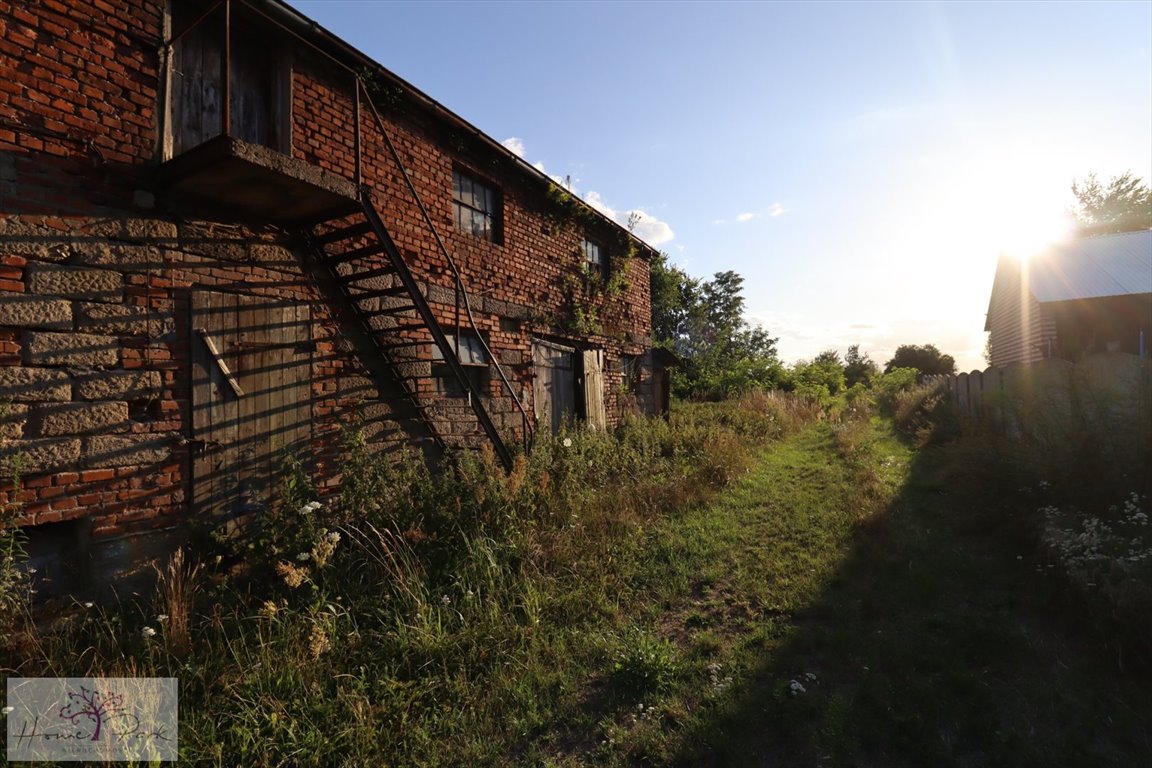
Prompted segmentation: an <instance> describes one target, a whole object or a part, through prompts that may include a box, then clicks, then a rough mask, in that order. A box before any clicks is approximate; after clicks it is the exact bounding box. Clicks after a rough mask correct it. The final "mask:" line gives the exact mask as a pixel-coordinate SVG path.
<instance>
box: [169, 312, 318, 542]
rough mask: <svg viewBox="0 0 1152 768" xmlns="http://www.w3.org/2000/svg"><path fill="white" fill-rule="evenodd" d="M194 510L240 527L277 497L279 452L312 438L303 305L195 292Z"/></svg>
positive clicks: (232, 528)
mask: <svg viewBox="0 0 1152 768" xmlns="http://www.w3.org/2000/svg"><path fill="white" fill-rule="evenodd" d="M192 336H193V338H192V340H191V343H192V430H193V436H194V438H195V440H196V443H195V444H194V445H195V446H196V453H195V458H194V461H193V480H192V482H193V509H194V511H195V513H196V514H198V515H207V516H209V517H210V519H213V520H216V521H218V522H219V523H220V524H221V525H222V526H224V527H225V529H226V530H227V531H228V532H229V533H236V532H239V533H243V532H244V531H245V529H246V528H248V526H249V525H250V524H251V523H252V522H253V521H255V520H258V519H259V516H260V513H261V512H262V511H263V510H264V509H266V508H267V506H268V505H269V504H270V503H272V501H273V500H274V499H275V496H276V493H277V490H278V488H279V481H280V475H281V467H282V462H283V459H284V458H285V457H286V456H289V455H292V456H297V457H303V456H307V454H308V444H309V440H310V439H311V435H312V433H311V412H312V409H311V375H312V323H311V312H310V311H309V308H308V306H307V305H306V304H290V303H284V302H282V301H280V300H277V299H272V298H264V297H256V296H242V295H236V294H226V293H210V292H207V291H200V292H196V293H194V294H193V296H192Z"/></svg>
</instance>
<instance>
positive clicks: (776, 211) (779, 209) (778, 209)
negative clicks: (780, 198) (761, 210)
mask: <svg viewBox="0 0 1152 768" xmlns="http://www.w3.org/2000/svg"><path fill="white" fill-rule="evenodd" d="M786 210H787V209H786V208H785V207H784V206H782V205H781V204H780V203H772V207H771V208H769V209H768V215H769V216H771V217H772V218H776V217H777V216H782V215H783V214H784V212H785V211H786Z"/></svg>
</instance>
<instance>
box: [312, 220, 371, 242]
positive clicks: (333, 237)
mask: <svg viewBox="0 0 1152 768" xmlns="http://www.w3.org/2000/svg"><path fill="white" fill-rule="evenodd" d="M371 231H372V223H371V222H368V221H362V222H360V223H359V224H352V225H350V226H347V227H342V228H341V229H334V230H332V231H331V232H325V233H324V234H322V235H320V236H319V237H317V238H316V242H317V243H319V244H320V245H328V244H329V243H336V242H339V241H341V240H347V239H348V238H350V237H356V236H357V235H366V234H368V233H369V232H371Z"/></svg>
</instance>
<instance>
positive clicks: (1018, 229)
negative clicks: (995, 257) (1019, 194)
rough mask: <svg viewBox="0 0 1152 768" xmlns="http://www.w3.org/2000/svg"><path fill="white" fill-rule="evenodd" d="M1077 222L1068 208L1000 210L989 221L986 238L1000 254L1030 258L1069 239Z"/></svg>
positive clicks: (1037, 207) (1024, 258)
mask: <svg viewBox="0 0 1152 768" xmlns="http://www.w3.org/2000/svg"><path fill="white" fill-rule="evenodd" d="M1074 232H1075V222H1074V221H1073V219H1072V217H1071V216H1070V215H1069V214H1068V213H1067V212H1065V211H1061V210H1055V211H1054V210H1052V208H1050V207H1049V208H1044V207H1039V206H1036V207H1031V208H1030V207H1027V206H1023V207H1019V208H1017V209H1015V210H1006V211H1003V213H999V212H997V213H996V214H995V215H994V217H993V218H992V219H991V220H990V221H989V222H987V227H986V228H985V231H984V239H985V240H986V241H987V243H988V245H989V246H991V247H992V248H993V249H995V251H996V252H997V253H1003V254H1009V255H1011V256H1015V257H1016V258H1018V259H1021V260H1027V259H1029V258H1031V257H1033V256H1035V255H1037V254H1039V253H1042V252H1043V251H1045V250H1047V249H1048V248H1050V247H1052V246H1053V245H1057V244H1059V243H1064V242H1067V241H1068V240H1070V239H1071V238H1072V235H1073V233H1074Z"/></svg>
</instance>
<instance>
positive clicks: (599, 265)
mask: <svg viewBox="0 0 1152 768" xmlns="http://www.w3.org/2000/svg"><path fill="white" fill-rule="evenodd" d="M580 251H581V253H582V254H583V256H584V269H586V270H587V271H588V273H589V274H592V275H598V276H599V277H600V278H601V279H605V280H606V279H607V278H608V251H607V249H606V248H605V247H604V246H603V245H602V244H601V243H600V241H599V240H594V239H592V238H591V237H588V236H587V235H585V236H584V239H583V240H582V241H581V243H580ZM593 251H594V252H595V254H596V259H593V258H592V253H593Z"/></svg>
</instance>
